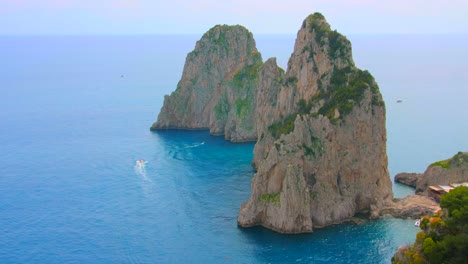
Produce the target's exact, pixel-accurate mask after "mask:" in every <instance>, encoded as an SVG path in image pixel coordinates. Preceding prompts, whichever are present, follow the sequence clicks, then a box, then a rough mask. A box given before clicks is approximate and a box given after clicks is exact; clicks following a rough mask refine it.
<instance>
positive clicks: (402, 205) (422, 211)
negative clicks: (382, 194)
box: [379, 195, 440, 219]
mask: <svg viewBox="0 0 468 264" xmlns="http://www.w3.org/2000/svg"><path fill="white" fill-rule="evenodd" d="M439 209H440V206H439V204H438V203H437V202H436V201H434V200H433V199H431V198H429V197H427V196H422V195H409V196H406V197H404V198H401V199H394V200H393V202H392V203H390V204H388V205H387V206H385V207H383V208H382V209H380V212H379V214H380V216H385V215H391V216H393V217H396V218H412V219H419V218H421V217H422V216H424V215H432V214H433V213H434V212H436V211H437V210H439Z"/></svg>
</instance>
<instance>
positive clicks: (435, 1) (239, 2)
mask: <svg viewBox="0 0 468 264" xmlns="http://www.w3.org/2000/svg"><path fill="white" fill-rule="evenodd" d="M467 10H468V0H280V1H279V0H234V1H227V0H194V1H190V0H164V1H163V0H0V35H57V34H58V35H70V34H71V35H83V34H84V35H88V34H92V35H140V34H145V35H146V34H201V33H203V32H206V31H207V30H208V29H209V28H211V27H213V26H214V25H217V24H228V25H235V24H240V25H243V26H245V27H247V28H248V29H249V30H250V31H252V32H253V33H254V34H295V33H296V32H297V30H298V29H299V27H300V25H301V24H302V21H303V20H304V19H305V18H306V17H307V16H308V15H309V14H312V13H314V12H321V13H322V14H323V15H325V17H326V18H327V20H328V22H329V23H330V24H331V26H332V28H333V29H338V30H339V31H340V32H342V33H345V34H468V16H467V14H468V13H467V12H468V11H467Z"/></svg>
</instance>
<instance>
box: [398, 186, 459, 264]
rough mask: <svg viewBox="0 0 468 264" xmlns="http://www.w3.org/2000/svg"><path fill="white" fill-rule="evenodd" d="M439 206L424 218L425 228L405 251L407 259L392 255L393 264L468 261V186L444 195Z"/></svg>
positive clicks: (423, 224) (422, 224)
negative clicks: (434, 212)
mask: <svg viewBox="0 0 468 264" xmlns="http://www.w3.org/2000/svg"><path fill="white" fill-rule="evenodd" d="M440 207H441V208H442V209H443V211H442V212H437V213H436V214H434V216H433V217H424V218H423V219H422V220H421V225H420V227H421V229H422V230H423V231H422V232H419V233H418V234H417V235H416V242H415V243H414V245H413V246H411V247H410V248H408V249H407V250H406V252H405V254H404V256H405V258H406V259H404V260H402V259H397V258H392V262H393V263H416V262H418V263H460V264H461V263H465V264H466V263H468V258H467V257H466V252H468V187H466V186H460V187H457V188H455V189H453V190H452V191H450V192H449V193H448V194H446V195H443V196H442V198H441V202H440ZM407 253H408V254H407ZM416 257H417V258H416ZM421 261H423V262H421Z"/></svg>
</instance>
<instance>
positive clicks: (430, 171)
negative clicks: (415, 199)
mask: <svg viewBox="0 0 468 264" xmlns="http://www.w3.org/2000/svg"><path fill="white" fill-rule="evenodd" d="M395 181H396V182H399V183H402V184H406V185H408V186H411V187H415V188H416V193H419V194H427V187H428V186H430V185H449V184H451V183H461V182H468V152H458V153H457V154H455V155H454V156H453V157H452V158H450V159H447V160H441V161H437V162H434V163H432V164H431V165H429V166H428V167H427V169H426V171H425V172H424V173H422V174H419V173H399V174H397V175H395Z"/></svg>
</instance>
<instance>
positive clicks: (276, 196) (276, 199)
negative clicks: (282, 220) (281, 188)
mask: <svg viewBox="0 0 468 264" xmlns="http://www.w3.org/2000/svg"><path fill="white" fill-rule="evenodd" d="M280 194H281V192H277V193H267V194H262V196H260V200H261V201H263V202H269V203H273V204H274V205H276V206H280V205H281V203H280Z"/></svg>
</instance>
